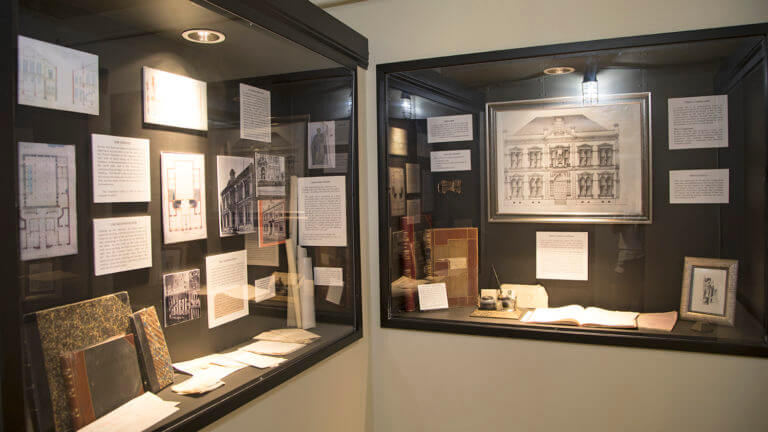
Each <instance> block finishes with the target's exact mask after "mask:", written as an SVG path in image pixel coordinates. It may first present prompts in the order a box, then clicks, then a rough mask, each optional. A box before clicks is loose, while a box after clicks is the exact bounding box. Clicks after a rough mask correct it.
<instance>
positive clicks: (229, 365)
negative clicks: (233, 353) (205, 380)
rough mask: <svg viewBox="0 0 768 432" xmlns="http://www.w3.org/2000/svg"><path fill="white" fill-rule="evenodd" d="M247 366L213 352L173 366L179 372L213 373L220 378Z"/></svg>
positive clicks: (194, 373)
mask: <svg viewBox="0 0 768 432" xmlns="http://www.w3.org/2000/svg"><path fill="white" fill-rule="evenodd" d="M245 366H246V365H244V364H242V363H239V362H236V361H233V360H231V359H229V358H227V357H224V356H222V355H221V354H211V355H207V356H205V357H200V358H196V359H193V360H188V361H184V362H178V363H174V364H173V367H174V368H175V369H176V370H177V371H179V372H183V373H186V374H189V375H200V374H212V375H214V376H218V377H219V378H224V377H225V376H227V375H229V374H231V373H232V372H236V371H238V370H240V369H242V368H244V367H245Z"/></svg>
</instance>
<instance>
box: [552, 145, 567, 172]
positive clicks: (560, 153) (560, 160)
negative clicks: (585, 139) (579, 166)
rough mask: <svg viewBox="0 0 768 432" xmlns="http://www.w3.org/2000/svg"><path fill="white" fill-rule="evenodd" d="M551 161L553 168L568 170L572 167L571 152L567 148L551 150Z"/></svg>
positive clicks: (556, 147) (560, 147)
mask: <svg viewBox="0 0 768 432" xmlns="http://www.w3.org/2000/svg"><path fill="white" fill-rule="evenodd" d="M549 161H550V163H551V166H552V168H568V167H570V166H571V150H570V149H569V148H568V147H566V146H554V147H552V148H550V150H549Z"/></svg>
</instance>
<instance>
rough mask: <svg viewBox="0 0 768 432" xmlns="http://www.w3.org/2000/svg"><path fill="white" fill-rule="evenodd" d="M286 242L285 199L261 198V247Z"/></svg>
mask: <svg viewBox="0 0 768 432" xmlns="http://www.w3.org/2000/svg"><path fill="white" fill-rule="evenodd" d="M281 243H285V200H283V199H280V200H259V247H264V246H272V245H277V244H281Z"/></svg>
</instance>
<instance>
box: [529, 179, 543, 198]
mask: <svg viewBox="0 0 768 432" xmlns="http://www.w3.org/2000/svg"><path fill="white" fill-rule="evenodd" d="M543 185H544V180H543V179H542V178H541V176H540V175H534V176H531V177H530V178H529V179H528V197H529V198H543V197H544V194H543V192H544V187H543Z"/></svg>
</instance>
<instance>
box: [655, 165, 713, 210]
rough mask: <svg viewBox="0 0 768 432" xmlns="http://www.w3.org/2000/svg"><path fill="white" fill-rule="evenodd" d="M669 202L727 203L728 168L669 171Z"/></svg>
mask: <svg viewBox="0 0 768 432" xmlns="http://www.w3.org/2000/svg"><path fill="white" fill-rule="evenodd" d="M669 203H670V204H728V169H727V168H726V169H701V170H677V171H674V170H673V171H670V172H669Z"/></svg>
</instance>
